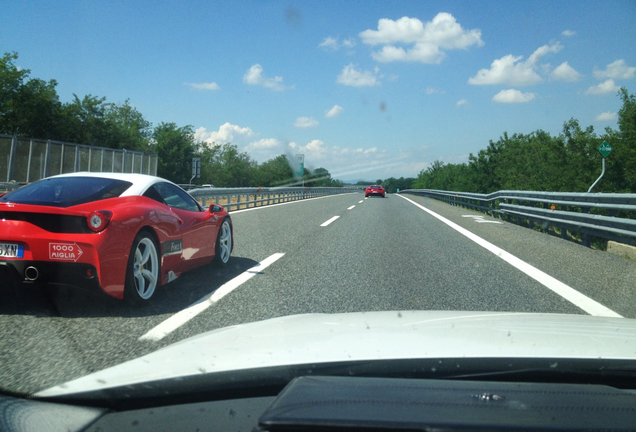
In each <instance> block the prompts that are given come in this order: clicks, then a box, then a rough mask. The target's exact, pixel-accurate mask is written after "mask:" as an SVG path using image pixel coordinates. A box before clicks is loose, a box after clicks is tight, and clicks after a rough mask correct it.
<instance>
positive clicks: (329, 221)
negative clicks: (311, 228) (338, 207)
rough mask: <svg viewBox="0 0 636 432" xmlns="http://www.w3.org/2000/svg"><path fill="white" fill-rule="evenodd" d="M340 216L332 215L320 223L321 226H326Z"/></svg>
mask: <svg viewBox="0 0 636 432" xmlns="http://www.w3.org/2000/svg"><path fill="white" fill-rule="evenodd" d="M339 217H340V216H334V217H332V218H331V219H329V220H328V221H325V222H323V223H321V224H320V226H321V227H324V226H327V225H329V224H330V223H331V222H333V221H335V220H336V219H338V218H339Z"/></svg>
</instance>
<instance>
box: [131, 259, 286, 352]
mask: <svg viewBox="0 0 636 432" xmlns="http://www.w3.org/2000/svg"><path fill="white" fill-rule="evenodd" d="M283 255H285V254H284V253H275V254H274V255H272V256H270V257H268V258H265V259H264V260H263V261H261V262H260V263H259V264H257V265H255V266H254V267H252V268H251V269H249V270H246V271H244V272H243V273H241V274H240V275H238V276H237V277H235V278H234V279H232V280H230V281H228V282H226V283H224V284H223V285H221V286H220V287H219V288H218V289H217V290H216V291H214V292H213V293H210V294H208V295H206V296H205V297H203V298H201V299H200V300H199V301H197V302H196V303H193V304H191V305H190V306H188V307H187V308H185V309H183V310H182V311H180V312H177V313H176V314H174V315H172V316H171V317H170V318H168V319H167V320H165V321H163V322H162V323H161V324H159V325H158V326H156V327H155V328H153V329H152V330H150V331H149V332H148V333H146V334H145V335H143V336H141V337H140V338H139V340H140V341H142V340H146V341H158V340H161V339H163V338H164V337H166V336H167V335H169V334H170V333H172V332H173V331H175V330H176V329H178V328H179V327H181V326H182V325H184V324H185V323H187V322H188V321H190V320H191V319H192V318H194V317H195V316H197V315H199V314H200V313H201V312H203V311H204V310H206V309H207V308H209V307H210V306H212V305H213V304H215V303H217V302H218V301H219V300H221V299H222V298H223V297H225V296H226V295H228V294H229V293H231V292H232V291H234V290H235V289H236V288H238V287H239V286H241V285H242V284H244V283H245V282H247V281H248V280H250V279H251V278H253V277H254V276H255V275H257V274H259V273H260V272H262V271H263V270H265V269H266V268H267V267H269V266H270V265H272V264H273V263H275V262H276V261H278V260H279V259H280V258H282V257H283Z"/></svg>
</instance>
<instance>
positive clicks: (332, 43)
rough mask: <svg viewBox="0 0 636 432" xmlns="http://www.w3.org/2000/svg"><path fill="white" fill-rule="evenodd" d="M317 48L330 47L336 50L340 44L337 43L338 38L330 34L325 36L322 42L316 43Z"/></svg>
mask: <svg viewBox="0 0 636 432" xmlns="http://www.w3.org/2000/svg"><path fill="white" fill-rule="evenodd" d="M318 47H319V48H331V49H332V50H334V51H335V50H337V49H338V48H340V45H339V44H338V39H335V38H332V37H331V36H329V37H326V38H325V39H324V40H323V41H322V42H320V44H319V45H318Z"/></svg>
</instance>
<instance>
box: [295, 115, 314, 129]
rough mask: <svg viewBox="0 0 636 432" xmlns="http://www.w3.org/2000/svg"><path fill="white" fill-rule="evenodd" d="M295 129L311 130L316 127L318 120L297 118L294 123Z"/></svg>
mask: <svg viewBox="0 0 636 432" xmlns="http://www.w3.org/2000/svg"><path fill="white" fill-rule="evenodd" d="M294 126H296V127H297V128H311V127H316V126H318V120H316V119H314V118H313V117H298V118H297V119H296V121H295V122H294Z"/></svg>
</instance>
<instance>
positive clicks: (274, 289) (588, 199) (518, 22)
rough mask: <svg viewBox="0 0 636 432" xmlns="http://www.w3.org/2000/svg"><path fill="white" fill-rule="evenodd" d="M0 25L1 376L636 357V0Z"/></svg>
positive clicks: (181, 9) (74, 12) (19, 16)
mask: <svg viewBox="0 0 636 432" xmlns="http://www.w3.org/2000/svg"><path fill="white" fill-rule="evenodd" d="M2 16H3V18H4V19H3V20H2V28H1V29H0V193H2V192H4V191H7V192H8V193H7V194H6V195H3V196H1V197H0V204H1V205H0V391H4V392H16V393H19V394H25V395H42V394H44V395H59V394H63V393H64V391H69V392H70V391H71V390H70V389H73V391H76V390H77V391H78V392H79V391H83V390H87V389H94V387H92V386H105V387H108V386H110V385H112V386H120V387H121V388H123V387H125V385H127V383H129V382H137V381H138V380H142V379H145V380H147V381H150V380H157V381H158V382H161V380H166V379H170V378H174V377H177V376H181V375H184V376H191V375H195V374H201V375H210V374H211V375H214V374H218V376H219V377H221V376H223V377H226V378H227V379H228V380H231V379H232V377H233V376H232V375H231V372H232V371H233V370H239V369H240V370H243V371H245V370H249V369H250V368H270V367H271V368H277V367H280V366H281V365H284V364H287V365H289V364H295V365H305V364H316V365H318V364H336V363H337V362H343V364H345V363H346V362H347V361H358V362H364V361H371V360H374V359H376V360H380V359H382V360H383V361H384V360H390V359H394V360H395V359H400V360H407V359H408V360H412V359H413V358H429V359H430V358H433V357H434V358H435V359H436V360H435V361H438V359H442V358H454V359H461V358H467V359H471V358H482V359H488V358H500V359H502V358H505V359H508V358H524V359H556V360H553V361H552V362H551V363H547V360H546V363H545V364H544V363H542V367H544V366H545V367H546V368H548V369H549V368H550V365H552V364H557V365H559V366H558V367H565V366H564V365H565V363H564V362H562V361H560V359H563V358H572V359H579V360H580V359H595V361H599V362H601V363H602V364H601V366H599V367H603V366H607V367H609V365H610V363H611V362H612V360H617V359H621V360H622V361H625V360H636V340H635V337H636V336H634V335H635V334H636V332H632V329H633V327H632V325H633V321H632V320H634V319H635V318H636V294H635V290H634V288H635V287H636V282H635V281H636V236H635V235H634V233H636V49H634V41H636V2H634V1H614V0H610V1H605V2H596V1H569V0H566V1H559V2H553V1H547V0H546V1H543V0H538V1H531V2H500V1H470V2H437V1H426V2H424V1H416V2H386V1H365V2H335V1H323V2H298V1H278V0H274V1H267V2H258V1H246V2H186V3H181V2H166V1H141V2H109V1H94V2H46V1H41V0H35V1H29V2H24V1H18V0H8V1H5V2H3V6H2ZM73 172H90V173H91V174H90V176H89V175H86V176H81V175H80V176H79V177H67V176H59V175H62V174H64V175H65V174H69V173H73ZM99 172H108V173H117V178H118V179H121V180H115V179H106V178H98V177H94V175H96V174H95V173H99ZM129 174H130V175H131V176H130V177H127V175H129ZM133 174H134V176H133ZM127 190H128V192H126V193H125V195H126V196H127V199H126V200H106V198H111V197H117V196H120V195H122V194H124V192H125V191H127ZM133 191H134V193H133ZM144 195H145V196H144ZM149 198H151V199H149ZM91 201H100V202H102V203H104V205H103V208H102V207H100V208H99V209H97V208H96V211H95V212H93V213H91V214H89V215H86V216H84V215H82V216H81V218H80V216H78V215H77V214H76V213H75V214H73V215H72V216H73V217H75V218H76V219H77V220H70V219H69V218H70V217H71V216H68V215H66V214H65V212H67V211H68V212H69V214H70V212H71V211H72V209H69V207H72V206H74V205H77V204H82V203H87V202H91ZM112 201H118V204H117V206H116V205H115V204H112V206H111V204H109V202H112ZM119 201H121V202H119ZM11 204H16V205H15V206H11ZM20 204H34V205H43V206H53V207H59V208H58V209H54V210H51V209H49V212H48V213H47V212H46V211H44V210H43V211H42V214H43V216H42V215H40V216H35V215H34V214H32V209H31V208H30V209H29V212H31V213H29V212H26V211H24V210H20ZM23 208H24V206H22V209H23ZM51 212H54V213H55V218H56V219H55V220H48V219H49V217H53V216H51ZM45 219H46V220H45ZM65 224H66V225H65ZM69 224H70V225H69ZM67 225H68V226H72V227H76V226H80V225H81V227H82V228H81V229H79V228H77V229H76V228H73V229H70V228H69V229H66V228H60V227H66V226H67ZM51 226H53V227H54V228H50V227H51ZM384 313H386V315H383V314H384ZM504 316H505V319H504ZM271 320H274V321H271ZM277 320H278V321H277ZM399 320H402V321H399ZM242 326H244V327H242ZM221 330H223V332H228V333H223V332H221ZM213 331H216V333H210V332H213ZM366 332H368V333H366ZM489 332H490V333H489ZM193 337H200V338H201V339H190V338H193ZM208 337H210V339H207V338H208ZM177 343H182V344H183V345H178V346H177V347H174V344H177ZM169 347H172V348H174V349H175V350H176V349H180V351H179V352H178V353H176V351H175V352H170V353H169V354H168V353H167V352H165V351H160V350H161V349H162V348H169ZM629 350H631V351H629ZM630 352H631V354H629V353H630ZM217 354H218V357H214V356H217ZM144 356H151V357H144ZM173 357H174V358H179V361H176V360H175V361H171V360H170V359H171V358H173ZM140 358H143V359H141V360H140ZM146 360H147V361H151V362H152V366H148V370H147V371H144V370H143V367H142V366H139V369H135V367H137V366H135V365H140V364H142V365H143V364H146V363H143V362H145V361H146ZM129 361H139V362H142V363H134V364H132V365H128V366H127V367H129V369H125V368H123V369H112V370H110V369H109V368H113V367H117V366H119V365H121V364H123V363H125V362H129ZM338 364H340V363H338ZM494 364H497V365H505V364H508V363H506V362H505V361H504V360H501V362H499V363H493V365H494ZM595 364H596V363H595ZM410 365H411V363H409V367H410ZM461 366H462V371H464V369H463V368H464V367H466V368H467V369H470V367H469V366H468V365H464V364H462V365H461ZM453 367H454V369H452V371H455V370H456V369H458V368H459V366H457V367H455V366H453ZM493 367H494V366H493ZM502 367H503V366H502ZM387 368H388V369H386V370H390V366H387ZM442 369H444V368H443V367H442ZM105 370H108V374H110V375H108V376H106V375H103V376H102V375H99V376H94V375H92V374H96V373H103V371H105ZM126 370H129V371H130V370H135V371H137V372H138V373H136V374H132V373H127V372H126ZM338 370H340V371H341V372H340V373H343V374H346V373H348V372H346V373H345V372H344V371H346V370H347V369H346V367H345V368H343V369H338ZM361 370H362V372H360V373H364V368H361V369H358V371H361ZM426 370H427V371H428V372H430V373H438V372H439V370H440V369H439V368H437V367H435V366H434V365H432V363H431V364H429V363H427V367H426ZM431 370H432V371H433V372H431ZM448 370H449V371H450V370H451V369H448ZM452 371H451V372H452ZM146 372H148V374H147V375H146ZM491 372H493V373H494V372H495V371H492V370H491ZM272 373H274V372H272ZM275 373H278V374H282V372H280V370H276V372H275ZM334 373H335V372H334ZM351 373H352V374H353V372H351ZM449 373H450V372H449ZM453 373H454V372H453ZM466 373H468V372H466ZM634 373H636V370H634ZM223 374H226V375H223ZM387 374H388V372H387ZM396 375H400V374H398V373H396ZM277 376H278V375H277ZM83 377H90V380H92V381H90V382H89V379H88V378H87V381H83V382H82V383H80V384H77V383H76V384H77V385H76V384H73V385H70V384H68V383H69V382H71V381H73V380H77V379H80V378H83ZM243 378H245V377H243ZM243 378H241V379H243ZM219 379H221V378H219ZM224 379H225V378H224ZM245 379H247V378H245ZM99 380H102V381H104V382H102V381H99ZM111 383H112V384H111ZM67 384H68V385H67ZM227 385H228V386H229V385H230V384H227ZM63 386H67V387H63ZM49 389H55V391H52V392H51V393H40V392H45V391H48V390H49ZM65 389H66V390H65ZM78 389H79V390H78ZM148 391H149V392H150V393H152V391H150V390H148ZM157 393H160V390H157Z"/></svg>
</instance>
